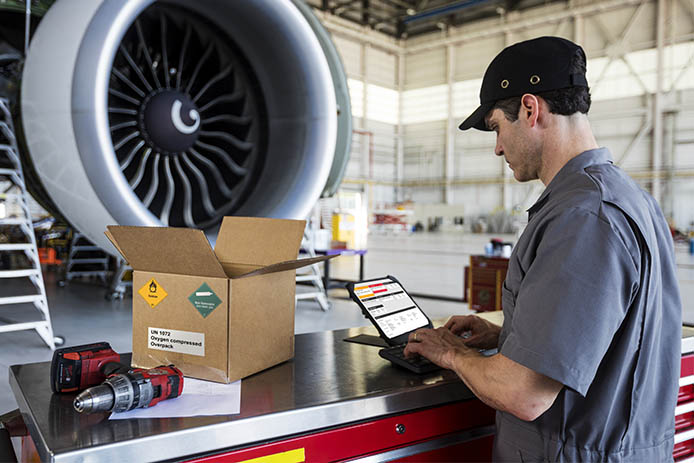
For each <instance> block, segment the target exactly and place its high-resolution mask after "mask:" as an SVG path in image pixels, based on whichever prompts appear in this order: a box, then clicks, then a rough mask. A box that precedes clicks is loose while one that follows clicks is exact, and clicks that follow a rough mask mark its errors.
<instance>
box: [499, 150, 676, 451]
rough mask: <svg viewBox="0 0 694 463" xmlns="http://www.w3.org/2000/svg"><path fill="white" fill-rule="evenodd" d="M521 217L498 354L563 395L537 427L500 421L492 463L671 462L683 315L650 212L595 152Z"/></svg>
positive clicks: (665, 246)
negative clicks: (551, 383)
mask: <svg viewBox="0 0 694 463" xmlns="http://www.w3.org/2000/svg"><path fill="white" fill-rule="evenodd" d="M529 214H530V215H529V222H528V226H527V228H526V229H525V231H524V233H523V235H522V236H521V237H520V239H519V241H518V244H517V245H516V247H515V249H514V251H513V254H512V255H511V258H510V262H509V268H508V274H507V276H506V281H505V283H504V287H503V295H502V297H503V310H504V325H503V329H502V331H501V335H500V337H499V352H501V353H502V354H503V355H505V356H506V357H508V358H510V359H511V360H514V361H515V362H517V363H520V364H521V365H524V366H526V367H528V368H530V369H532V370H534V371H536V372H538V373H542V374H543V375H546V376H548V377H550V378H553V379H555V380H556V381H559V382H560V383H562V384H564V386H565V387H563V388H562V390H561V392H560V393H559V395H558V396H557V399H556V401H555V402H554V404H553V405H552V406H551V407H550V408H549V410H547V411H546V412H545V413H544V414H543V415H542V416H540V417H539V418H537V419H536V420H535V421H532V422H527V421H522V420H520V419H518V418H516V417H514V416H513V415H510V414H508V413H504V412H498V413H497V436H496V440H495V447H494V452H495V461H524V462H527V461H590V462H593V461H609V462H613V461H614V462H617V461H619V462H622V461H629V462H632V461H638V462H662V461H672V448H673V436H674V410H675V404H676V400H677V394H678V387H679V386H678V378H679V369H680V357H681V352H680V350H681V324H682V307H681V303H680V297H679V290H678V287H677V280H676V277H675V263H674V249H673V242H672V237H671V235H670V231H669V228H668V226H667V223H666V221H665V218H664V217H663V214H662V212H661V210H660V208H659V207H658V204H657V203H656V201H655V200H654V199H653V198H652V197H651V196H650V195H648V194H647V193H646V192H645V191H643V190H642V189H640V188H639V187H638V186H637V185H636V183H635V182H634V181H633V180H632V179H631V178H629V177H628V176H627V175H626V174H625V173H624V172H623V171H622V170H621V169H619V168H618V167H616V166H614V165H613V164H612V161H611V160H610V157H609V152H608V150H606V149H604V148H601V149H595V150H590V151H586V152H584V153H582V154H580V155H579V156H577V157H575V158H573V159H571V160H570V161H569V162H568V163H567V164H566V165H565V166H564V167H563V168H562V169H561V170H560V171H559V173H558V174H557V175H556V176H555V177H554V178H553V179H552V181H551V182H550V184H549V185H548V186H547V188H546V190H545V191H544V193H543V194H542V195H541V196H540V198H539V199H538V201H537V202H536V203H535V205H533V207H532V208H530V210H529Z"/></svg>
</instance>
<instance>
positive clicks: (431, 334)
mask: <svg viewBox="0 0 694 463" xmlns="http://www.w3.org/2000/svg"><path fill="white" fill-rule="evenodd" d="M470 351H471V349H470V348H469V347H467V346H466V345H465V341H464V340H463V338H461V337H459V336H456V335H454V334H453V333H451V331H450V330H449V329H448V328H444V327H441V328H437V329H435V330H430V329H421V330H417V331H416V332H414V333H412V334H410V336H409V338H408V342H407V347H405V355H406V356H407V357H411V356H413V355H421V356H422V357H426V358H428V359H429V360H431V361H432V362H434V363H435V364H437V365H438V366H440V367H442V368H448V369H451V370H452V369H454V366H455V363H454V362H455V359H456V357H457V356H459V355H464V354H466V353H467V352H470Z"/></svg>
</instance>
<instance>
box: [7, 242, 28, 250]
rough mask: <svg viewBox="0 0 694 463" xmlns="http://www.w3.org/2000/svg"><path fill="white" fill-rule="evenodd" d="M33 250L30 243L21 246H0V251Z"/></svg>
mask: <svg viewBox="0 0 694 463" xmlns="http://www.w3.org/2000/svg"><path fill="white" fill-rule="evenodd" d="M31 249H34V245H33V244H31V243H22V244H0V251H28V250H31Z"/></svg>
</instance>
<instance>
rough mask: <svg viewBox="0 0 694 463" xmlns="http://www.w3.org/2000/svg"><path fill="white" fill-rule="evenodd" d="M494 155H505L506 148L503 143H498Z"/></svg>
mask: <svg viewBox="0 0 694 463" xmlns="http://www.w3.org/2000/svg"><path fill="white" fill-rule="evenodd" d="M494 154H496V155H497V156H503V155H504V148H502V146H501V143H499V142H498V141H497V142H496V146H495V147H494Z"/></svg>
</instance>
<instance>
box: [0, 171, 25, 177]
mask: <svg viewBox="0 0 694 463" xmlns="http://www.w3.org/2000/svg"><path fill="white" fill-rule="evenodd" d="M0 175H6V176H8V177H16V178H19V179H21V178H22V177H21V176H20V175H19V173H18V172H17V171H16V170H14V169H0Z"/></svg>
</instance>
